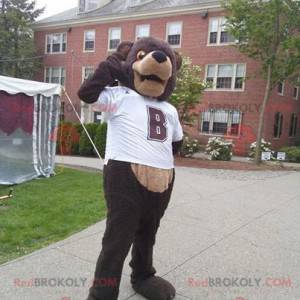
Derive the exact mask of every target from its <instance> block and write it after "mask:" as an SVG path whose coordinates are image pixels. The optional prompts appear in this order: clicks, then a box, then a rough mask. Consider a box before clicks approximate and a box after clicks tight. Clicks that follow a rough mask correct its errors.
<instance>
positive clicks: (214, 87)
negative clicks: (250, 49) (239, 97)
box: [205, 63, 247, 92]
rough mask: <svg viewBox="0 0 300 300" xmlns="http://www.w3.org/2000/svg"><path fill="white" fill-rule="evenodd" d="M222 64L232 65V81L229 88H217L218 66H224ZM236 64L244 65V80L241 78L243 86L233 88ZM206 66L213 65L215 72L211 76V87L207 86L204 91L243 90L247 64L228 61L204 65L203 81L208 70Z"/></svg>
mask: <svg viewBox="0 0 300 300" xmlns="http://www.w3.org/2000/svg"><path fill="white" fill-rule="evenodd" d="M224 65H232V66H233V77H231V78H232V81H231V88H230V89H225V88H221V89H218V88H217V79H218V70H219V66H224ZM238 65H244V66H245V74H244V80H243V87H242V88H241V89H236V88H234V86H235V80H236V77H237V76H236V72H237V66H238ZM208 66H215V74H214V77H213V86H212V87H211V88H207V89H206V91H216V92H219V91H229V92H244V91H245V85H246V84H245V79H246V74H247V64H245V63H234V64H232V63H228V64H207V65H206V66H205V81H206V79H207V72H208Z"/></svg>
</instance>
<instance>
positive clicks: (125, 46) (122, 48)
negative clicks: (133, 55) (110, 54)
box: [117, 41, 133, 60]
mask: <svg viewBox="0 0 300 300" xmlns="http://www.w3.org/2000/svg"><path fill="white" fill-rule="evenodd" d="M132 46H133V42H130V41H125V42H122V43H121V44H120V45H119V46H118V48H117V52H118V53H120V54H121V55H122V58H123V60H126V59H127V56H128V54H129V52H130V50H131V48H132Z"/></svg>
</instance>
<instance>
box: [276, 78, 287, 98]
mask: <svg viewBox="0 0 300 300" xmlns="http://www.w3.org/2000/svg"><path fill="white" fill-rule="evenodd" d="M279 83H282V92H281V93H279V91H278V84H279ZM278 84H277V94H278V95H280V96H284V90H285V82H284V81H282V82H278Z"/></svg>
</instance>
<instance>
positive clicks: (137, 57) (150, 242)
mask: <svg viewBox="0 0 300 300" xmlns="http://www.w3.org/2000/svg"><path fill="white" fill-rule="evenodd" d="M180 66H181V57H180V56H179V55H178V54H177V53H176V52H175V51H173V49H172V48H171V47H170V46H169V44H167V43H166V42H164V41H162V40H158V39H154V38H142V39H139V40H138V41H136V42H135V43H131V42H123V43H121V44H120V46H119V47H118V49H117V51H116V52H115V53H113V54H112V55H110V56H109V57H108V58H107V59H106V60H105V61H104V62H101V63H100V65H99V66H98V68H97V70H96V71H95V73H94V75H93V76H91V78H89V79H88V80H86V81H85V82H84V83H83V85H82V86H81V88H80V90H79V92H78V95H79V97H80V99H81V100H83V101H84V102H86V103H93V108H94V110H98V111H102V112H104V113H105V116H106V119H107V122H108V132H107V145H106V153H105V165H104V193H105V200H106V203H107V208H108V213H107V221H106V230H105V233H104V237H103V240H102V250H101V253H100V256H99V259H98V262H97V265H96V271H95V280H94V283H93V286H92V287H91V288H90V293H89V296H88V300H116V299H117V298H118V294H119V286H120V280H121V274H122V269H123V264H124V260H125V258H126V256H127V254H128V252H129V250H130V247H131V246H132V259H131V262H130V266H131V268H132V274H131V283H132V287H133V289H134V290H135V291H136V292H137V293H138V294H141V295H142V296H144V297H145V298H147V299H151V300H170V299H173V298H174V297H175V293H176V292H175V288H174V287H173V286H172V285H171V284H170V283H169V282H168V281H166V280H164V279H163V278H161V277H158V276H155V273H156V271H155V269H154V267H153V246H154V243H155V236H156V233H157V230H158V227H159V224H160V220H161V218H162V216H163V215H164V212H165V210H166V208H167V206H168V203H169V200H170V196H171V192H172V188H173V183H174V178H175V172H174V157H173V155H174V154H175V153H176V152H177V151H178V150H179V148H180V146H181V143H182V137H183V133H182V128H181V125H180V122H179V119H178V113H177V111H176V109H175V108H174V107H173V106H172V105H171V104H170V103H168V102H167V100H168V98H169V96H170V95H171V94H172V92H173V90H174V88H175V84H176V73H177V71H178V70H179V68H180ZM116 80H117V81H118V82H119V86H114V87H112V86H113V85H114V83H115V81H116ZM108 280H115V282H116V285H115V286H113V287H112V286H107V285H103V284H101V283H103V282H107V281H108Z"/></svg>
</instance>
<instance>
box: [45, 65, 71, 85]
mask: <svg viewBox="0 0 300 300" xmlns="http://www.w3.org/2000/svg"><path fill="white" fill-rule="evenodd" d="M54 68H55V69H59V74H60V75H59V84H61V85H63V86H66V80H67V73H66V68H65V67H57V66H54V67H45V68H44V82H47V81H46V78H47V69H50V76H49V79H50V82H49V83H53V82H52V81H51V79H52V73H53V69H54ZM63 71H64V72H65V77H64V84H62V83H61V79H62V78H63V77H62V72H63ZM55 84H57V83H56V82H55Z"/></svg>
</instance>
